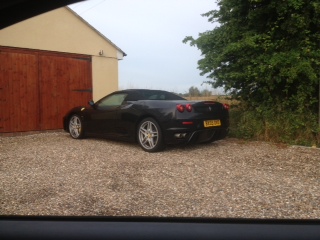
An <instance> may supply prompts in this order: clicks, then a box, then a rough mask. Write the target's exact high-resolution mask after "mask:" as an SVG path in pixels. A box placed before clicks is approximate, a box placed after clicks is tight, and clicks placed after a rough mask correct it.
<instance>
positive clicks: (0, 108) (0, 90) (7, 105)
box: [0, 48, 92, 132]
mask: <svg viewBox="0 0 320 240" xmlns="http://www.w3.org/2000/svg"><path fill="white" fill-rule="evenodd" d="M91 75H92V74H91V57H90V56H83V55H75V54H61V53H51V52H44V51H33V50H21V49H13V48H0V132H24V131H36V130H48V129H60V128H62V117H63V115H64V114H65V113H66V112H67V111H68V109H70V108H72V107H74V106H78V105H86V104H87V102H88V100H90V99H92V93H91V89H92V78H91Z"/></svg>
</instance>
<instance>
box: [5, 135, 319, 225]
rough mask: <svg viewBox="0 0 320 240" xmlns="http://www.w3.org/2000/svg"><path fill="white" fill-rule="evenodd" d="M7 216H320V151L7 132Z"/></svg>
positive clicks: (259, 144)
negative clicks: (154, 147)
mask: <svg viewBox="0 0 320 240" xmlns="http://www.w3.org/2000/svg"><path fill="white" fill-rule="evenodd" d="M0 215H95V216H97V215H108V216H179V217H222V218H224V217H231V218H237V217H241V218H300V219H302V218H312V219H320V150H319V149H312V148H302V147H288V146H285V145H274V144H268V143H264V142H245V141H240V140H237V139H226V140H222V141H218V142H215V143H212V144H208V145H194V146H187V147H169V148H167V149H166V150H165V151H164V152H160V153H146V152H144V151H143V150H142V149H140V147H139V146H138V145H137V144H131V143H124V142H116V141H111V140H105V139H93V138H91V139H90V138H89V139H84V140H74V139H71V137H69V135H68V134H67V133H64V132H54V133H41V134H35V135H28V136H19V137H0Z"/></svg>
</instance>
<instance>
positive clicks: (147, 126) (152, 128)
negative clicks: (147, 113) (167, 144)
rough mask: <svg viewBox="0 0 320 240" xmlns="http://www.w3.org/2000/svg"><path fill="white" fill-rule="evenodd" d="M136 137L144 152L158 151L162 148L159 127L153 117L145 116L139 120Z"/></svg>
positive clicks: (162, 143)
mask: <svg viewBox="0 0 320 240" xmlns="http://www.w3.org/2000/svg"><path fill="white" fill-rule="evenodd" d="M137 139H138V142H139V144H140V146H141V148H142V149H143V150H144V151H146V152H158V151H161V150H163V148H164V142H163V137H162V132H161V128H160V126H159V124H158V123H157V122H156V121H155V120H154V119H153V118H145V119H143V120H142V121H141V122H140V124H139V126H138V130H137Z"/></svg>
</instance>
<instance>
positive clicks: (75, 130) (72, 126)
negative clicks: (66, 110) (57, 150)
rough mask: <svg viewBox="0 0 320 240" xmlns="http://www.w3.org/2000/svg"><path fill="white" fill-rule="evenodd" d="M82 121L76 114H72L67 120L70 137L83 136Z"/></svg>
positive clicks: (77, 137) (78, 137)
mask: <svg viewBox="0 0 320 240" xmlns="http://www.w3.org/2000/svg"><path fill="white" fill-rule="evenodd" d="M83 130H84V129H83V123H82V120H81V118H80V117H79V116H78V115H73V116H72V117H71V118H70V120H69V133H70V135H71V137H72V138H75V139H80V138H83V136H84V134H83V133H84V131H83Z"/></svg>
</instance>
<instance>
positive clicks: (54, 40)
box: [0, 7, 125, 101]
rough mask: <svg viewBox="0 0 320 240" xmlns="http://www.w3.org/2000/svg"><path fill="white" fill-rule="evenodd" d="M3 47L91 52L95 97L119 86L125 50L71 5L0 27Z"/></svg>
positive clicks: (0, 38)
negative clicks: (120, 67) (70, 6)
mask: <svg viewBox="0 0 320 240" xmlns="http://www.w3.org/2000/svg"><path fill="white" fill-rule="evenodd" d="M0 46H8V47H19V48H27V49H37V50H47V51H56V52H66V53H77V54H86V55H91V56H92V81H93V82H92V86H93V98H94V100H95V101H96V100H98V99H100V98H101V97H103V96H105V95H106V94H108V93H110V92H112V91H115V90H117V89H118V60H121V59H122V58H123V56H124V54H125V53H124V52H122V51H121V50H120V49H119V48H117V47H116V46H115V45H114V44H113V43H112V42H111V41H110V40H108V39H107V38H106V37H105V36H103V35H102V34H101V33H99V32H98V31H97V30H95V29H94V28H93V27H91V26H90V25H89V24H88V23H87V22H85V21H84V20H83V19H82V18H81V17H79V16H78V15H77V14H76V13H74V12H73V11H72V10H71V9H69V8H67V7H63V8H59V9H57V10H54V11H51V12H48V13H44V14H41V15H39V16H36V17H33V18H30V19H27V20H25V21H23V22H20V23H17V24H14V25H12V26H10V27H7V28H4V29H2V30H0Z"/></svg>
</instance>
